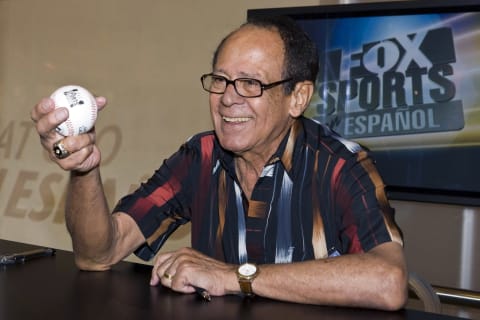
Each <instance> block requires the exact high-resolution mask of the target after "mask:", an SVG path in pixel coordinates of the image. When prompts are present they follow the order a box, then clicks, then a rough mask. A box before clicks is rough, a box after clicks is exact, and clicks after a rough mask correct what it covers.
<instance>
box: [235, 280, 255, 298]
mask: <svg viewBox="0 0 480 320" xmlns="http://www.w3.org/2000/svg"><path fill="white" fill-rule="evenodd" d="M252 280H253V279H250V280H247V279H239V280H238V283H239V284H240V290H242V293H243V294H244V295H245V296H247V297H253V296H254V295H255V294H254V293H253V290H252Z"/></svg>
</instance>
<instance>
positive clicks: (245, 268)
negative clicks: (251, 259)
mask: <svg viewBox="0 0 480 320" xmlns="http://www.w3.org/2000/svg"><path fill="white" fill-rule="evenodd" d="M238 272H239V273H240V274H241V275H243V276H246V277H248V276H251V275H253V274H255V272H257V267H256V266H255V265H254V264H251V263H245V264H242V265H241V266H240V268H239V269H238Z"/></svg>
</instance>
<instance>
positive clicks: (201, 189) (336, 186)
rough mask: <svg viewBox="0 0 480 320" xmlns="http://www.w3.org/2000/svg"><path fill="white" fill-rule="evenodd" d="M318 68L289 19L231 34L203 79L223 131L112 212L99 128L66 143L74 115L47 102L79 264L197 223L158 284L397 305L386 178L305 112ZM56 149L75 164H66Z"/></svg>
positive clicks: (399, 262)
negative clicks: (61, 130)
mask: <svg viewBox="0 0 480 320" xmlns="http://www.w3.org/2000/svg"><path fill="white" fill-rule="evenodd" d="M317 64H318V58H317V53H316V49H315V46H314V44H313V43H312V42H311V41H310V40H309V38H308V37H307V36H306V35H305V34H304V33H303V32H302V31H301V29H299V28H298V26H296V25H295V24H294V23H293V22H292V21H291V20H289V19H285V18H263V19H258V20H255V21H249V22H247V23H245V24H244V25H242V26H241V27H240V28H238V29H237V30H235V31H233V32H232V33H230V34H229V35H228V36H227V37H226V38H225V39H224V40H223V41H222V42H221V43H220V45H219V47H218V48H217V50H216V52H215V55H214V58H213V64H212V72H211V73H208V74H205V75H203V76H202V77H201V80H202V85H203V88H204V89H205V90H206V91H208V92H209V95H210V113H211V117H212V121H213V126H214V131H212V132H204V133H200V134H197V135H195V136H193V137H192V138H191V139H190V140H189V141H187V142H186V143H185V144H184V145H183V146H181V148H180V149H179V150H178V151H177V152H176V153H175V154H173V155H172V156H171V157H170V158H169V159H167V160H166V161H165V162H164V163H163V164H162V165H161V166H160V168H159V169H158V170H157V171H156V172H155V173H154V175H153V176H152V177H151V178H150V179H149V180H148V181H147V182H146V183H144V184H142V186H141V187H140V188H139V189H138V190H137V191H135V192H134V193H133V194H131V195H128V196H126V197H124V198H123V199H122V200H121V201H120V202H119V203H118V205H117V206H116V208H115V209H114V210H113V214H112V213H110V210H109V208H108V206H107V202H106V200H105V197H104V191H103V188H102V181H101V177H100V168H99V164H100V151H99V149H98V147H97V145H96V144H95V133H94V131H92V132H89V133H86V134H82V135H80V136H76V137H66V138H64V137H61V136H59V135H58V133H56V132H55V127H56V126H57V125H58V124H59V123H61V122H62V121H64V120H65V119H66V117H67V114H66V111H65V109H63V108H60V109H57V110H54V106H53V102H52V101H51V100H50V99H43V100H42V101H40V103H39V104H38V105H36V106H35V108H34V110H33V111H32V119H33V121H34V122H35V123H36V128H37V131H38V133H39V135H40V138H41V142H42V144H43V146H44V148H45V149H47V150H49V152H50V154H51V158H52V159H53V160H54V161H56V162H57V163H58V164H59V165H60V167H62V168H63V169H65V170H69V171H70V172H71V178H70V182H69V192H68V197H67V208H66V222H67V227H68V230H69V232H70V234H71V236H72V240H73V249H74V253H75V259H76V263H77V265H78V267H79V268H80V269H84V270H105V269H108V268H109V267H110V266H112V265H113V264H115V263H117V262H118V261H120V260H121V259H123V258H124V257H126V256H128V255H129V254H131V253H133V252H135V253H136V254H137V255H139V256H140V257H141V258H144V259H152V258H153V257H154V256H155V255H156V253H157V252H158V250H159V249H160V247H161V246H162V244H163V243H164V242H165V241H166V239H167V238H168V236H169V235H170V234H171V233H172V232H174V231H175V229H176V228H177V227H178V226H179V225H181V224H184V223H187V222H191V223H192V235H191V237H192V248H183V249H180V250H178V251H175V252H167V253H162V254H158V255H157V257H156V260H155V263H154V267H153V270H152V277H151V285H158V284H159V283H161V284H162V285H164V286H167V287H170V288H171V289H173V290H175V291H179V292H185V293H189V292H193V291H194V290H195V287H201V288H204V289H205V290H207V291H208V292H209V293H210V295H213V296H220V295H226V294H243V295H245V296H250V297H252V296H253V295H255V294H256V295H259V296H264V297H269V298H273V299H279V300H286V301H294V302H300V303H313V304H325V305H342V306H361V307H369V308H379V309H386V310H395V309H398V308H401V307H402V306H403V305H404V303H405V301H406V293H407V290H406V287H407V285H406V283H407V280H406V279H407V270H406V263H405V259H404V253H403V248H402V239H401V234H400V230H399V229H398V227H397V226H396V224H395V222H394V219H393V210H392V209H391V208H390V206H389V203H388V200H387V199H386V196H385V193H384V190H383V184H382V180H381V178H380V177H379V175H378V173H377V171H376V169H375V167H374V165H373V164H372V161H371V160H370V158H369V157H368V155H367V153H366V151H365V150H363V149H361V148H360V147H359V146H358V145H357V144H355V143H353V142H351V141H346V140H345V139H342V138H341V137H338V136H337V135H335V134H334V133H333V132H331V131H330V130H329V129H328V128H327V127H325V126H323V125H321V124H318V123H316V122H314V121H312V120H309V119H306V118H304V117H303V116H302V114H303V112H304V110H305V108H306V107H307V105H308V103H309V101H310V99H311V97H312V94H313V92H314V82H315V78H316V73H317V69H318V66H317ZM97 102H98V105H99V108H100V109H102V108H103V107H104V106H105V104H106V100H105V99H104V98H102V97H99V98H97ZM62 138H63V140H61V139H62ZM54 143H61V144H62V145H63V147H64V148H65V150H68V153H69V156H68V157H65V158H62V159H57V158H56V157H55V154H54V152H53V151H52V146H53V145H54Z"/></svg>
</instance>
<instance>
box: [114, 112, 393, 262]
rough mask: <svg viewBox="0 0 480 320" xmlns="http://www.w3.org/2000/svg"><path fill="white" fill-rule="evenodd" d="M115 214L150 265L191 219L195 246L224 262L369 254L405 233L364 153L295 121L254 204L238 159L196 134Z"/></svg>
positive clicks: (260, 181)
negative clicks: (136, 237) (133, 232)
mask: <svg viewBox="0 0 480 320" xmlns="http://www.w3.org/2000/svg"><path fill="white" fill-rule="evenodd" d="M114 211H122V212H126V213H128V214H129V215H131V216H132V217H133V219H134V220H135V221H136V222H137V224H138V226H139V227H140V230H141V231H142V233H143V234H144V236H145V238H146V239H147V241H146V243H145V244H144V245H143V246H141V247H140V248H138V250H137V251H136V254H137V255H138V256H139V257H140V258H142V259H145V260H148V259H151V258H153V256H154V255H155V254H156V252H158V250H159V249H160V247H161V246H162V245H163V243H165V241H166V240H167V238H168V237H169V235H171V234H172V233H173V232H174V231H175V230H176V229H177V228H178V227H179V226H180V225H182V224H185V223H187V222H191V224H192V228H191V245H192V247H193V248H194V249H196V250H199V251H200V252H202V253H204V254H206V255H209V256H211V257H214V258H216V259H219V260H222V261H225V262H228V263H236V264H239V263H244V262H247V261H249V262H256V263H259V264H261V263H288V262H294V261H303V260H310V259H319V258H325V257H327V256H329V255H330V254H331V253H332V252H335V254H347V253H360V252H366V251H369V250H371V249H372V248H374V247H375V246H377V245H379V244H381V243H384V242H388V241H396V242H398V243H400V244H402V237H401V231H400V229H399V228H398V226H397V225H396V223H395V221H394V217H393V209H392V208H391V207H390V205H389V203H388V200H387V197H386V195H385V191H384V185H383V182H382V179H381V177H380V176H379V174H378V172H377V170H376V169H375V166H374V164H373V162H372V160H371V159H370V158H369V156H368V154H367V152H366V150H364V149H362V148H361V147H360V146H359V145H358V144H355V143H353V142H351V141H348V140H345V139H343V138H341V137H339V136H338V135H336V134H335V133H334V132H332V131H331V130H329V129H328V128H327V127H325V126H323V125H321V124H319V123H317V122H315V121H313V120H311V119H307V118H304V117H301V118H299V119H297V120H296V121H295V123H294V125H293V126H292V128H291V129H290V131H289V133H288V134H287V135H286V137H285V138H284V139H283V141H282V142H281V144H280V146H279V148H278V150H277V152H276V153H275V154H274V155H273V156H272V157H271V159H270V161H269V162H268V163H267V164H266V165H265V167H264V169H263V172H262V174H261V176H260V178H259V179H258V181H257V183H256V185H255V187H254V189H253V192H252V195H251V198H250V199H247V198H246V197H245V196H244V194H243V192H242V190H241V188H240V183H239V182H238V178H237V176H236V173H235V166H234V155H233V154H232V153H230V152H228V151H225V150H224V149H222V148H221V147H220V145H219V143H218V141H217V139H216V136H215V134H214V132H213V131H210V132H204V133H200V134H197V135H195V136H193V137H192V138H191V139H189V140H188V141H187V142H186V143H185V144H183V145H182V146H181V147H180V149H179V150H178V151H177V152H176V153H175V154H173V155H172V156H171V157H170V158H168V159H167V160H165V161H164V163H163V164H162V165H161V166H160V168H159V169H158V170H157V171H156V172H155V173H154V175H153V176H152V177H151V178H150V179H149V180H148V181H147V182H145V183H143V184H142V185H141V186H140V187H139V189H138V190H136V191H135V192H134V193H132V194H130V195H128V196H126V197H124V198H123V199H121V200H120V202H119V203H118V205H117V207H116V208H115V210H114Z"/></svg>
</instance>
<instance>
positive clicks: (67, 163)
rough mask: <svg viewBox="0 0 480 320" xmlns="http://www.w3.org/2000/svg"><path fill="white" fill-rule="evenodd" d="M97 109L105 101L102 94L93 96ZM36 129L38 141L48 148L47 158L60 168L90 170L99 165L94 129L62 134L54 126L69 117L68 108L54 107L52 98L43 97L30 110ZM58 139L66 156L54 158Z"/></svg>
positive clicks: (104, 103)
mask: <svg viewBox="0 0 480 320" xmlns="http://www.w3.org/2000/svg"><path fill="white" fill-rule="evenodd" d="M95 99H96V102H97V106H98V110H99V111H100V110H101V109H103V108H104V107H105V105H106V103H107V101H106V99H105V98H104V97H96V98H95ZM31 117H32V120H33V122H34V123H35V128H36V130H37V132H38V135H39V136H40V142H41V143H42V146H43V148H44V149H45V150H46V151H47V153H48V154H49V156H50V159H51V160H52V161H54V162H55V163H57V164H58V165H59V166H60V167H61V168H62V169H64V170H69V171H77V172H89V171H91V170H92V169H94V168H96V167H98V166H99V164H100V159H101V156H100V150H99V149H98V147H97V145H96V144H95V137H96V136H95V128H93V129H92V130H90V131H89V132H87V133H84V134H81V135H78V136H70V137H64V136H62V135H61V134H59V133H57V132H56V130H55V128H56V127H57V126H58V125H59V124H60V123H62V122H63V121H65V120H66V119H67V118H68V110H67V108H57V109H55V104H54V102H53V100H52V99H50V98H44V99H42V100H40V102H39V103H38V104H37V105H35V107H34V108H33V110H32V112H31ZM59 142H61V143H62V144H63V148H64V149H65V150H67V151H68V153H69V155H68V156H67V157H65V158H63V159H59V158H57V156H56V155H55V152H54V144H55V143H59Z"/></svg>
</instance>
